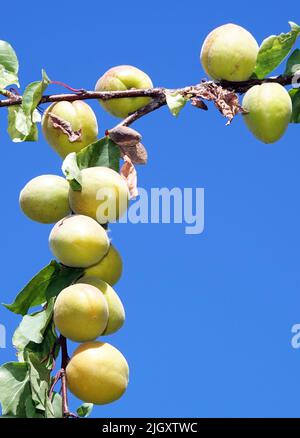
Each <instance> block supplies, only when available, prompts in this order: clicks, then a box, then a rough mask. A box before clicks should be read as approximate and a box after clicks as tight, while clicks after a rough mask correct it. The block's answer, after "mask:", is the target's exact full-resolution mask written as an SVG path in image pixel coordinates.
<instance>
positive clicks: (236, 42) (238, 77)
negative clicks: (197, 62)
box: [200, 23, 259, 82]
mask: <svg viewBox="0 0 300 438" xmlns="http://www.w3.org/2000/svg"><path fill="white" fill-rule="evenodd" d="M258 50H259V47H258V44H257V42H256V40H255V39H254V38H253V36H252V35H251V33H249V32H248V31H247V30H246V29H244V28H243V27H241V26H238V25H236V24H231V23H230V24H224V25H223V26H220V27H217V28H216V29H214V30H213V31H212V32H210V33H209V34H208V36H207V37H206V39H205V41H204V43H203V46H202V49H201V54H200V59H201V63H202V67H203V69H204V71H205V72H206V74H207V75H208V76H210V77H211V78H212V79H214V80H221V79H225V80H227V81H234V82H235V81H237V82H238V81H245V80H247V79H249V78H250V76H251V74H252V73H253V70H254V67H255V64H256V58H257V54H258Z"/></svg>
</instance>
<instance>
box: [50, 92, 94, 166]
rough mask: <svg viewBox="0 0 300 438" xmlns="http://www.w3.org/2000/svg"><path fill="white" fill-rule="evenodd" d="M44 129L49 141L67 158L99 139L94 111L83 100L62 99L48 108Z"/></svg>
mask: <svg viewBox="0 0 300 438" xmlns="http://www.w3.org/2000/svg"><path fill="white" fill-rule="evenodd" d="M51 115H53V116H54V117H52V116H51ZM55 117H57V118H58V119H56V118H55ZM64 122H67V124H66V125H65V123H64ZM42 131H43V134H44V136H45V139H46V140H47V142H48V143H49V144H50V145H51V146H52V147H53V149H55V151H56V152H57V153H58V154H59V155H60V156H61V157H62V158H65V157H66V156H67V155H68V154H69V153H71V152H79V151H80V150H81V149H83V148H84V147H86V146H88V145H89V144H90V143H94V142H95V141H96V140H97V135H98V124H97V119H96V116H95V114H94V111H93V110H92V108H91V107H90V106H89V105H88V104H87V103H85V102H83V101H82V100H76V101H74V102H67V101H62V102H57V103H53V104H52V105H50V106H49V107H48V108H47V110H46V111H45V113H44V116H43V119H42Z"/></svg>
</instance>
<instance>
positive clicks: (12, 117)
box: [7, 105, 38, 143]
mask: <svg viewBox="0 0 300 438" xmlns="http://www.w3.org/2000/svg"><path fill="white" fill-rule="evenodd" d="M7 132H8V134H9V136H10V138H11V139H12V141H13V142H14V143H19V142H22V141H25V140H26V141H36V140H37V138H38V131H37V128H36V126H35V124H33V123H32V121H31V118H30V117H28V116H27V115H26V114H25V113H24V110H23V108H22V105H12V106H10V107H8V128H7Z"/></svg>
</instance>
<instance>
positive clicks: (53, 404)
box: [45, 392, 63, 418]
mask: <svg viewBox="0 0 300 438" xmlns="http://www.w3.org/2000/svg"><path fill="white" fill-rule="evenodd" d="M45 417H46V418H62V417H63V413H62V397H61V395H60V394H58V393H57V392H54V393H53V395H52V399H51V401H50V400H49V399H48V403H47V406H46V413H45Z"/></svg>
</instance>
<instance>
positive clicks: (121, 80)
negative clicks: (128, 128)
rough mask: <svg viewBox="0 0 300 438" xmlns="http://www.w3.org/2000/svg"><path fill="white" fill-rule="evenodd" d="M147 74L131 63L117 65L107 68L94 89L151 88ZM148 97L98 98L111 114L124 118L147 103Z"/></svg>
mask: <svg viewBox="0 0 300 438" xmlns="http://www.w3.org/2000/svg"><path fill="white" fill-rule="evenodd" d="M152 87H153V84H152V81H151V79H150V78H149V76H148V75H147V74H146V73H144V72H143V71H142V70H139V69H138V68H136V67H133V66H131V65H119V66H117V67H113V68H111V69H110V70H108V71H107V72H106V73H105V74H104V75H103V76H101V78H100V79H99V80H98V82H97V84H96V87H95V90H96V91H122V90H131V89H142V88H152ZM150 101H151V99H150V98H149V97H126V98H121V99H111V100H100V103H101V105H102V106H103V108H104V109H105V110H106V111H108V112H109V113H110V114H112V115H113V116H116V117H119V118H121V119H124V118H125V117H127V116H128V115H129V114H130V113H134V112H135V111H137V110H138V109H139V108H142V107H143V106H145V105H147V104H148V103H149V102H150Z"/></svg>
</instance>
